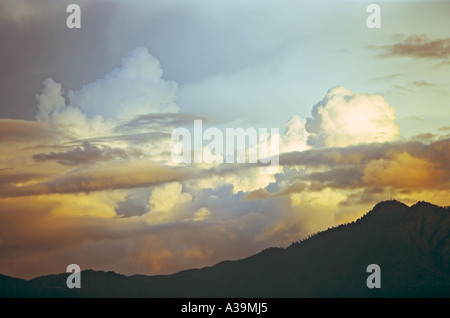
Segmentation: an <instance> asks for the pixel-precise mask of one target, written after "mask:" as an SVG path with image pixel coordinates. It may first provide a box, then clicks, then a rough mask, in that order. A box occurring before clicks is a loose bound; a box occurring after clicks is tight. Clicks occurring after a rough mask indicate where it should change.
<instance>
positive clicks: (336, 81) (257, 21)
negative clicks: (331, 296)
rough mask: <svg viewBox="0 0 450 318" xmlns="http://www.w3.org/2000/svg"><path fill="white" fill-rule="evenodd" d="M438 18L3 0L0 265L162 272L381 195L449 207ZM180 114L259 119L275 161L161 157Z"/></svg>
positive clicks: (273, 239)
mask: <svg viewBox="0 0 450 318" xmlns="http://www.w3.org/2000/svg"><path fill="white" fill-rule="evenodd" d="M70 3H77V4H78V5H79V6H80V9H81V14H80V21H81V28H79V29H78V28H73V29H71V28H68V27H67V25H66V20H67V18H68V16H69V15H70V14H71V13H67V12H66V8H67V6H68V5H69V4H70ZM370 3H376V4H378V5H379V7H380V10H381V11H380V21H381V25H380V26H381V27H380V28H368V27H367V24H366V20H367V19H368V17H369V16H370V15H371V14H372V13H371V12H367V6H368V5H369V4H370ZM449 14H450V2H449V1H440V2H433V1H372V2H365V1H331V0H328V1H327V0H320V1H311V0H307V1H300V0H298V1H294V0H292V1H288V0H282V1H269V0H262V1H261V0H259V1H256V0H247V1H236V0H226V1H225V0H221V1H214V2H213V1H206V0H200V1H181V0H169V1H167V0H164V1H162V0H152V1H139V0H131V1H120V0H96V1H88V0H79V1H76V2H75V1H63V0H62V1H56V0H33V1H31V0H19V1H12V0H3V1H2V2H1V3H0V43H1V50H0V70H1V72H0V149H1V152H0V273H2V274H6V275H10V276H15V277H21V278H26V279H30V278H33V277H36V276H40V275H47V274H51V273H60V272H64V271H65V270H66V268H67V266H68V265H69V264H78V265H80V267H81V269H98V270H114V271H116V272H119V273H123V274H126V275H132V274H147V275H152V274H170V273H174V272H177V271H180V270H184V269H188V268H200V267H204V266H211V265H213V264H215V263H217V262H219V261H222V260H230V259H231V260H232V259H240V258H244V257H246V256H249V255H252V254H254V253H257V252H259V251H261V250H262V249H265V248H267V247H271V246H279V247H286V246H288V245H289V244H291V243H292V242H294V241H298V240H301V239H302V238H304V237H306V236H308V235H310V234H312V233H316V232H318V231H322V230H326V229H327V228H329V227H332V226H336V225H338V224H342V223H345V222H351V221H353V220H355V219H357V218H358V217H360V216H362V215H363V214H364V213H366V212H367V211H369V210H370V209H371V208H372V207H373V206H374V205H375V204H376V203H377V202H379V201H383V200H388V199H389V198H390V197H391V196H393V197H394V198H395V199H397V200H400V201H402V202H404V203H406V204H408V205H409V204H414V203H416V202H417V201H422V200H424V201H429V202H431V203H434V204H438V205H449V204H450V202H449V199H448V198H449V194H450V193H449V189H450V187H449V186H450V166H449V164H450V139H449V138H450V124H449V119H450V116H449V115H450V113H449V112H448V109H449V106H450V105H449V100H450V99H449V98H450V76H449V75H450V22H449V20H448V16H449ZM194 120H202V122H203V126H204V129H206V128H208V127H209V128H218V129H220V130H221V131H223V132H225V131H226V129H227V128H238V127H243V128H246V129H247V128H255V129H259V128H267V129H268V130H269V131H270V129H271V128H277V129H278V130H279V134H276V133H274V134H271V135H270V136H266V137H267V138H269V139H268V140H279V149H278V151H277V153H276V155H277V158H279V166H277V167H274V168H275V169H271V170H269V171H268V172H267V171H266V172H265V173H262V170H261V166H262V164H261V162H257V163H250V162H246V163H219V162H205V161H206V160H204V162H193V163H176V162H174V160H173V157H172V150H173V149H174V147H175V146H176V140H173V139H172V133H173V131H174V129H175V128H180V127H181V128H187V129H189V130H190V132H192V133H194V128H193V124H194ZM224 135H225V134H224ZM260 137H261V136H260ZM193 138H195V137H193ZM225 142H227V141H225ZM206 145H207V142H206V140H205V142H204V143H203V144H202V146H203V147H205V148H204V150H203V151H204V152H203V158H207V157H208V156H209V157H208V158H215V157H214V155H217V154H214V153H211V152H208V151H209V150H208V149H207V146H206ZM250 146H251V147H255V145H250ZM256 146H257V145H256Z"/></svg>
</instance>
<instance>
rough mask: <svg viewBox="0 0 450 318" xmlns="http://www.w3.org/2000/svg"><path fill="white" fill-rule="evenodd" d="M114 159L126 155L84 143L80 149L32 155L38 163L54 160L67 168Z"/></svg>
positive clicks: (125, 155)
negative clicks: (67, 166)
mask: <svg viewBox="0 0 450 318" xmlns="http://www.w3.org/2000/svg"><path fill="white" fill-rule="evenodd" d="M115 158H122V159H126V158H127V153H126V152H125V151H124V150H123V149H111V148H109V147H106V148H104V149H100V148H98V147H97V146H94V145H91V144H89V143H87V142H86V143H84V145H83V147H82V148H81V147H77V148H75V149H74V150H70V151H67V152H56V153H55V152H51V153H48V154H46V153H39V154H35V155H33V159H34V160H36V161H38V162H42V161H50V160H55V161H57V162H58V163H60V164H62V165H69V166H72V165H82V164H89V163H95V162H99V161H109V160H113V159H115Z"/></svg>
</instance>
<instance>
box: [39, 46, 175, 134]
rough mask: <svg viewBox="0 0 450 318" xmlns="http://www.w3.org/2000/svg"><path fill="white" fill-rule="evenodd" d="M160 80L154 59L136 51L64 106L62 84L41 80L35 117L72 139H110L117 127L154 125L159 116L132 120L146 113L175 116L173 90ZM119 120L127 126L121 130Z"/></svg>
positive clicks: (70, 95)
mask: <svg viewBox="0 0 450 318" xmlns="http://www.w3.org/2000/svg"><path fill="white" fill-rule="evenodd" d="M161 76H162V70H161V66H160V64H159V62H158V60H156V59H155V58H154V57H153V56H152V55H150V54H149V53H148V51H147V49H146V48H143V47H137V48H135V49H134V50H132V51H131V52H130V53H129V54H128V56H127V57H126V58H124V59H123V61H122V65H121V67H119V68H116V69H114V70H112V71H111V72H109V73H108V74H106V75H105V76H104V77H103V78H102V79H99V80H97V81H95V82H93V83H90V84H87V85H85V86H83V87H82V88H81V89H80V90H78V91H69V92H68V94H67V95H68V102H66V98H65V97H64V96H63V94H64V92H63V89H62V85H61V84H58V83H56V82H55V81H54V80H53V79H52V78H48V79H47V80H45V81H44V88H43V89H42V91H41V93H40V94H39V95H38V96H37V101H38V105H37V107H38V113H37V115H36V118H37V120H38V121H39V122H42V123H45V124H48V125H51V126H54V127H57V128H59V129H61V130H62V131H65V132H67V133H69V134H71V135H72V136H73V137H75V138H92V137H98V136H102V135H114V134H117V131H115V130H114V128H115V127H116V126H118V127H119V128H120V127H122V128H123V127H127V126H129V125H135V124H136V123H139V122H142V121H144V120H145V119H148V120H150V119H153V121H154V122H156V121H157V119H158V118H157V117H155V118H145V117H138V118H137V119H134V118H135V117H136V116H141V115H145V114H149V113H176V112H178V110H179V108H178V106H177V105H176V104H175V96H176V92H177V85H176V84H175V83H174V82H169V81H165V80H164V79H162V78H161ZM159 118H161V117H159ZM169 118H170V116H169ZM133 120H134V121H133ZM121 121H128V124H127V125H125V126H124V125H123V124H121ZM166 122H167V120H166Z"/></svg>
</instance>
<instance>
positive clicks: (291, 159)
mask: <svg viewBox="0 0 450 318" xmlns="http://www.w3.org/2000/svg"><path fill="white" fill-rule="evenodd" d="M449 162H450V139H443V140H439V141H435V142H432V143H429V144H426V143H422V142H419V141H410V142H403V143H399V142H397V143H384V144H361V145H358V146H352V147H346V148H332V149H311V150H308V151H304V152H297V153H295V152H292V153H287V154H282V155H281V156H280V164H281V165H283V166H291V165H294V166H304V167H305V170H306V171H307V173H306V174H302V175H297V176H296V177H291V178H290V179H289V180H291V181H296V180H301V181H302V182H310V183H311V186H309V188H307V189H306V190H309V189H311V187H312V186H317V185H322V187H331V188H341V189H363V188H365V187H385V188H386V187H392V188H395V189H399V190H404V189H410V190H411V189H419V188H422V189H429V190H431V189H442V190H443V189H447V188H449V187H450V175H449V171H450V166H449Z"/></svg>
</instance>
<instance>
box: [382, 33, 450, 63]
mask: <svg viewBox="0 0 450 318" xmlns="http://www.w3.org/2000/svg"><path fill="white" fill-rule="evenodd" d="M383 48H384V49H385V51H386V55H387V56H409V57H414V58H434V59H446V58H448V57H450V38H443V39H438V40H430V39H429V38H428V37H427V36H426V35H411V36H409V37H407V38H406V39H404V40H403V41H402V42H399V43H395V44H392V45H388V46H384V47H383Z"/></svg>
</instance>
